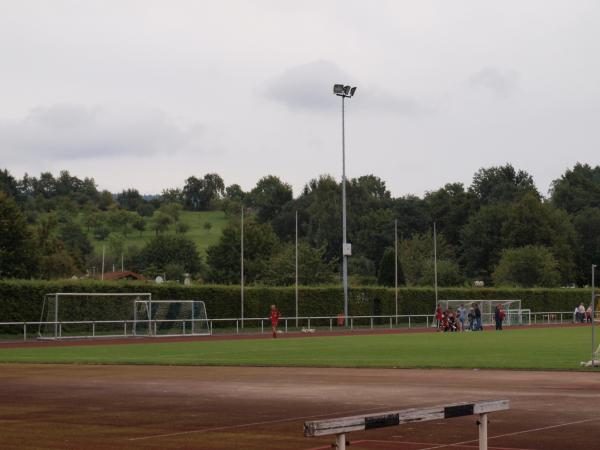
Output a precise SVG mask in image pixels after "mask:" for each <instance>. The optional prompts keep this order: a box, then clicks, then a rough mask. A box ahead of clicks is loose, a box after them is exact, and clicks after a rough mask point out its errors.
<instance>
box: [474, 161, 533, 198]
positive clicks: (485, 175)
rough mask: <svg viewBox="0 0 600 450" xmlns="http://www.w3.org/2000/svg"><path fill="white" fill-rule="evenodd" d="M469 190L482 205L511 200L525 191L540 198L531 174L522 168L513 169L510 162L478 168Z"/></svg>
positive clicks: (519, 196)
mask: <svg viewBox="0 0 600 450" xmlns="http://www.w3.org/2000/svg"><path fill="white" fill-rule="evenodd" d="M469 191H470V192H472V193H473V194H475V196H476V197H477V199H478V200H479V201H480V202H481V204H482V205H487V204H490V203H506V202H513V201H515V200H518V199H519V198H521V196H523V195H524V194H527V193H530V194H533V195H535V196H537V197H538V198H540V194H539V192H538V190H537V188H536V187H535V184H534V182H533V178H532V176H531V175H529V174H528V173H527V172H525V171H523V170H519V171H517V170H515V168H514V167H513V166H512V165H511V164H506V165H505V166H497V167H489V168H487V169H484V168H482V169H479V171H478V172H477V173H476V174H475V176H474V177H473V183H472V184H471V187H470V188H469Z"/></svg>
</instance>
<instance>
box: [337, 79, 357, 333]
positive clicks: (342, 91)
mask: <svg viewBox="0 0 600 450" xmlns="http://www.w3.org/2000/svg"><path fill="white" fill-rule="evenodd" d="M355 92H356V87H351V86H344V85H343V84H336V85H334V86H333V93H334V94H335V95H337V96H338V97H342V258H343V260H342V273H343V281H344V323H345V325H346V326H348V256H350V255H351V254H352V246H351V245H350V244H349V243H348V242H347V239H346V122H345V120H346V119H345V109H344V107H345V103H344V100H346V98H352V96H354V93H355Z"/></svg>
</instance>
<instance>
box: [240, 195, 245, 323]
mask: <svg viewBox="0 0 600 450" xmlns="http://www.w3.org/2000/svg"><path fill="white" fill-rule="evenodd" d="M241 225H242V226H241V227H240V229H241V236H240V267H241V269H240V301H241V305H240V310H241V319H242V328H244V206H243V205H242V222H241Z"/></svg>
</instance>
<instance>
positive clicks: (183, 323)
mask: <svg viewBox="0 0 600 450" xmlns="http://www.w3.org/2000/svg"><path fill="white" fill-rule="evenodd" d="M181 324H182V325H183V327H182V328H183V335H184V336H185V320H184V321H183V322H182V323H181Z"/></svg>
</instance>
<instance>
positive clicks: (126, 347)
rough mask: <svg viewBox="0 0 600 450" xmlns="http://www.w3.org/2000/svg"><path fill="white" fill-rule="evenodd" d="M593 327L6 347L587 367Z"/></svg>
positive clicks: (64, 357) (54, 359) (98, 358)
mask: <svg viewBox="0 0 600 450" xmlns="http://www.w3.org/2000/svg"><path fill="white" fill-rule="evenodd" d="M590 345H591V343H590V330H589V328H587V327H581V328H552V329H541V328H530V329H513V330H505V331H503V332H502V333H496V332H493V331H486V332H483V333H452V334H450V333H446V334H444V333H426V334H421V333H419V334H388V335H372V336H327V337H309V338H289V339H272V338H269V337H267V335H265V339H264V340H263V339H258V340H257V339H248V340H221V341H219V340H214V341H210V340H207V341H195V342H173V343H154V344H153V343H149V344H120V345H98V346H65V347H55V346H48V347H32V348H15V349H0V362H3V363H74V364H162V365H234V366H235V365H239V366H244V365H249V366H318V367H395V368H415V367H421V368H489V369H492V368H494V369H548V370H560V369H562V370H582V369H581V367H580V365H579V362H580V361H583V360H586V361H587V360H589V359H590V354H589V352H590Z"/></svg>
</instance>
